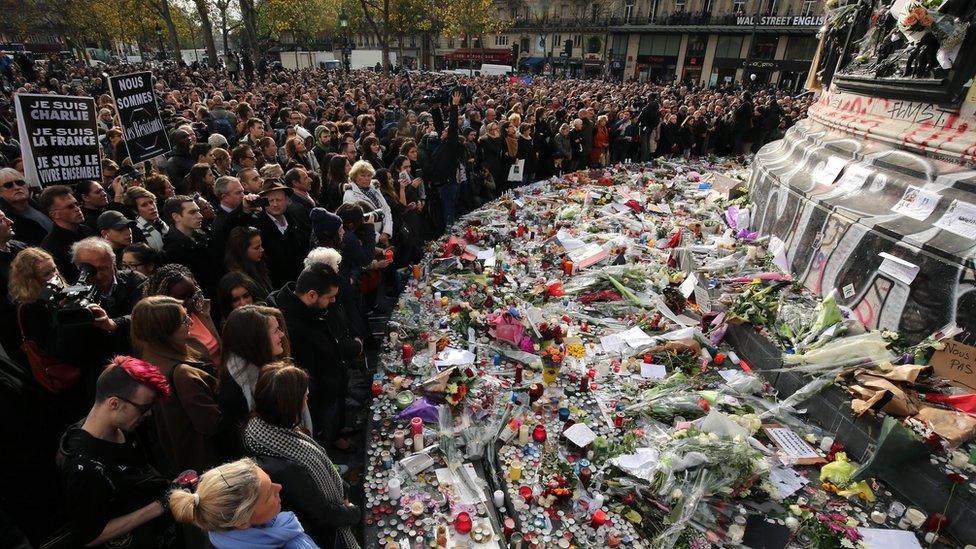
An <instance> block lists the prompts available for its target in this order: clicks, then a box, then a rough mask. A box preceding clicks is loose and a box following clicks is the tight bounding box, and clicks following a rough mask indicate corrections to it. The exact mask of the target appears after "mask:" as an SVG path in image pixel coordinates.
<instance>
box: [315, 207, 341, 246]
mask: <svg viewBox="0 0 976 549" xmlns="http://www.w3.org/2000/svg"><path fill="white" fill-rule="evenodd" d="M308 217H309V220H310V221H311V223H312V236H313V238H314V239H315V242H316V245H317V246H328V247H330V248H337V249H338V248H339V243H341V242H342V236H343V232H344V231H343V229H342V218H341V217H339V216H338V215H336V214H334V213H332V212H330V211H329V210H326V209H325V208H312V211H311V212H310V213H309V215H308Z"/></svg>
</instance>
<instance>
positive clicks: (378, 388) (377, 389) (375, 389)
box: [371, 381, 383, 397]
mask: <svg viewBox="0 0 976 549" xmlns="http://www.w3.org/2000/svg"><path fill="white" fill-rule="evenodd" d="M371 392H372V394H373V396H374V397H377V396H380V394H382V393H383V384H382V383H380V382H379V381H374V382H373V386H372V390H371Z"/></svg>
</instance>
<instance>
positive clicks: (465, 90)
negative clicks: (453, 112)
mask: <svg viewBox="0 0 976 549" xmlns="http://www.w3.org/2000/svg"><path fill="white" fill-rule="evenodd" d="M455 91H459V92H461V104H462V105H464V104H465V103H470V102H471V100H472V99H473V98H474V91H473V90H472V89H471V86H462V85H460V84H453V85H449V86H443V87H441V88H440V89H439V90H429V91H428V92H427V93H426V94H425V95H424V96H423V97H421V98H420V100H421V101H423V102H424V103H440V104H444V105H450V104H451V95H452V94H453V93H454V92H455Z"/></svg>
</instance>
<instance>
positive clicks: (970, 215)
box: [935, 200, 976, 240]
mask: <svg viewBox="0 0 976 549" xmlns="http://www.w3.org/2000/svg"><path fill="white" fill-rule="evenodd" d="M935 226H936V227H938V228H940V229H944V230H946V231H949V232H950V233H955V234H957V235H959V236H962V237H965V238H968V239H970V240H974V239H976V205H973V204H970V203H969V202H962V201H960V200H953V201H952V204H949V209H947V210H946V211H945V213H944V214H942V217H940V218H939V220H938V221H936V222H935Z"/></svg>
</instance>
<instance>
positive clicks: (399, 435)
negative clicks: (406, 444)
mask: <svg viewBox="0 0 976 549" xmlns="http://www.w3.org/2000/svg"><path fill="white" fill-rule="evenodd" d="M405 438H406V433H404V432H403V429H397V430H396V431H393V446H395V447H397V448H403V441H404V439H405Z"/></svg>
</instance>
